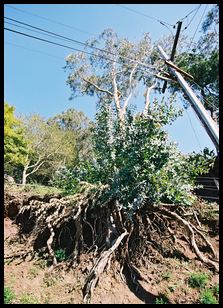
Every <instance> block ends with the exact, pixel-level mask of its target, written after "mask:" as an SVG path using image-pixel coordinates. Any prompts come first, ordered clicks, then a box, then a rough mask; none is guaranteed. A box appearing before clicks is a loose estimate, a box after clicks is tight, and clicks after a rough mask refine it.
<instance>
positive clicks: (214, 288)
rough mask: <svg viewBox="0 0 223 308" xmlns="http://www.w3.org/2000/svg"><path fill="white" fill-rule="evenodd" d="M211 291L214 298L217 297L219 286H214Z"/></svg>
mask: <svg viewBox="0 0 223 308" xmlns="http://www.w3.org/2000/svg"><path fill="white" fill-rule="evenodd" d="M212 290H213V293H214V295H215V296H219V284H216V285H214V286H213V288H212Z"/></svg>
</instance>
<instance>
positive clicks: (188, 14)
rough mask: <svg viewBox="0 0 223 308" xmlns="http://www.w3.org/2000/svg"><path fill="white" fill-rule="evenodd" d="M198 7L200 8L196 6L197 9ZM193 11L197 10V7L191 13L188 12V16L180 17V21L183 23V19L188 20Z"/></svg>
mask: <svg viewBox="0 0 223 308" xmlns="http://www.w3.org/2000/svg"><path fill="white" fill-rule="evenodd" d="M200 6H201V4H199V5H198V7H200ZM195 10H197V7H196V8H194V9H193V10H192V11H190V12H189V13H188V14H186V15H185V16H184V17H182V18H181V19H180V21H183V20H184V19H186V18H188V17H189V16H190V15H191V14H192V13H193V12H194V11H195Z"/></svg>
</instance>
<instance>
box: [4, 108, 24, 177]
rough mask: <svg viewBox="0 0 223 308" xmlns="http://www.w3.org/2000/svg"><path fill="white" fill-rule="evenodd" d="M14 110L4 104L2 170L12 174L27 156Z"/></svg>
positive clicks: (19, 122)
mask: <svg viewBox="0 0 223 308" xmlns="http://www.w3.org/2000/svg"><path fill="white" fill-rule="evenodd" d="M14 111H15V108H14V107H13V106H10V105H9V104H8V103H7V102H4V169H5V172H6V173H9V174H11V175H12V174H13V170H14V169H15V168H16V166H18V165H20V164H23V163H24V161H25V157H26V154H27V144H26V140H25V137H24V132H23V130H22V125H21V121H19V119H18V118H16V117H15V115H14Z"/></svg>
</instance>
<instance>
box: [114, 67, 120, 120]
mask: <svg viewBox="0 0 223 308" xmlns="http://www.w3.org/2000/svg"><path fill="white" fill-rule="evenodd" d="M112 85H113V89H114V100H115V106H116V110H117V114H118V116H119V118H120V120H122V117H121V106H120V100H119V95H120V92H119V91H118V86H117V82H116V72H115V62H113V64H112Z"/></svg>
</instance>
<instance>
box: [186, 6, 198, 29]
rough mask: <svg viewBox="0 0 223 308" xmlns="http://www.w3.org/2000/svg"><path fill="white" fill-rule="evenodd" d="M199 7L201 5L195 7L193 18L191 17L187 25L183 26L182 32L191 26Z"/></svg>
mask: <svg viewBox="0 0 223 308" xmlns="http://www.w3.org/2000/svg"><path fill="white" fill-rule="evenodd" d="M201 5H202V4H200V5H199V6H198V7H197V9H196V11H195V13H194V15H193V17H192V18H191V20H190V21H189V22H188V24H187V25H186V26H185V28H184V30H186V29H188V27H189V26H190V24H191V23H192V21H193V20H194V18H195V16H196V15H197V13H198V11H199V9H200V7H201ZM187 18H188V16H187Z"/></svg>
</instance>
